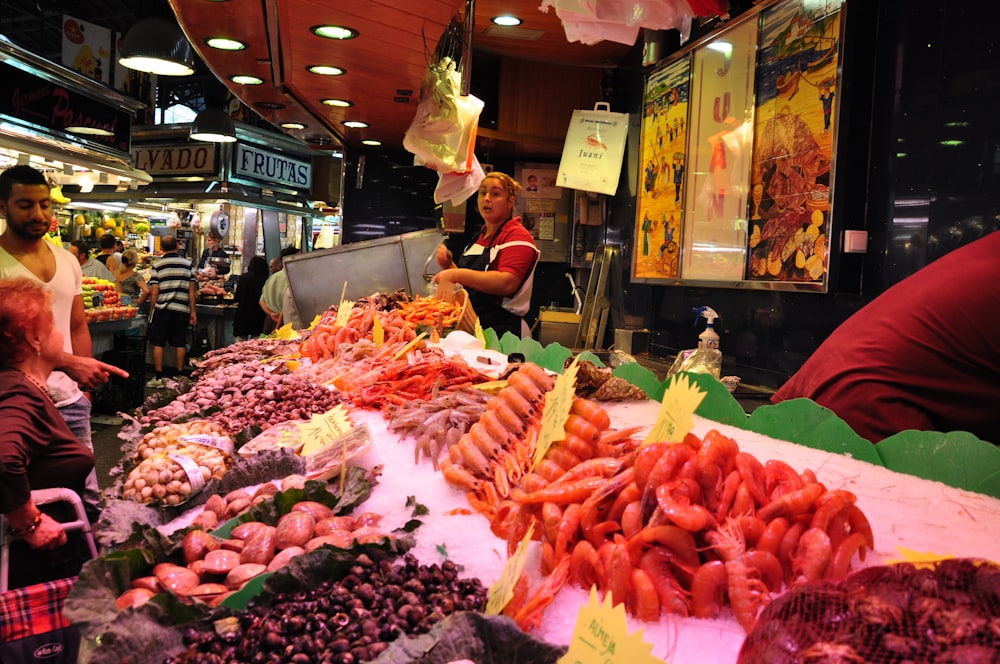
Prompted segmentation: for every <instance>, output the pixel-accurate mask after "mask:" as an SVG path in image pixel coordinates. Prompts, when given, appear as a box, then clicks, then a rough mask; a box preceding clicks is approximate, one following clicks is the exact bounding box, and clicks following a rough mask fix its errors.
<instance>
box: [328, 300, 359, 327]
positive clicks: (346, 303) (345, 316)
mask: <svg viewBox="0 0 1000 664" xmlns="http://www.w3.org/2000/svg"><path fill="white" fill-rule="evenodd" d="M353 310H354V301H353V300H341V301H340V306H338V307H337V320H336V321H334V323H333V324H334V325H339V326H340V327H347V323H348V321H350V320H351V311H353Z"/></svg>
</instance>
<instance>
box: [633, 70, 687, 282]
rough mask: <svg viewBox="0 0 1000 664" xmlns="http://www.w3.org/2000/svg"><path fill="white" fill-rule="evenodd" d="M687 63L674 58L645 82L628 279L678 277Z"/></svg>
mask: <svg viewBox="0 0 1000 664" xmlns="http://www.w3.org/2000/svg"><path fill="white" fill-rule="evenodd" d="M690 63H691V61H690V59H689V58H683V59H681V60H678V61H677V62H674V63H672V64H669V65H667V66H665V67H663V68H660V69H658V70H656V71H654V72H652V73H651V74H650V75H649V78H648V79H647V81H646V87H645V93H644V96H643V103H642V132H641V133H642V146H641V149H640V150H639V159H640V162H639V165H640V168H639V181H640V186H639V197H638V205H637V208H636V222H635V235H634V237H635V247H634V248H633V251H632V280H641V279H642V280H644V279H649V280H655V279H676V278H677V277H678V276H679V275H678V268H679V260H680V242H681V230H680V229H681V226H682V223H683V217H684V212H683V208H682V207H681V202H682V200H683V193H684V192H683V182H684V172H685V168H686V150H687V132H688V127H687V121H688V96H689V95H688V93H689V90H690V73H691V65H690Z"/></svg>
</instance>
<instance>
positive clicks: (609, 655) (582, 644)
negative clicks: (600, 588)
mask: <svg viewBox="0 0 1000 664" xmlns="http://www.w3.org/2000/svg"><path fill="white" fill-rule="evenodd" d="M643 633H644V631H643V630H641V629H640V630H637V631H636V632H635V633H634V634H630V633H629V631H628V622H627V620H626V619H625V605H624V604H618V605H617V606H611V595H610V594H608V595H607V596H605V598H604V604H601V602H600V600H599V599H598V597H597V588H595V587H591V589H590V601H589V602H587V604H586V606H581V607H580V612H579V613H578V614H577V617H576V627H574V628H573V637H572V638H571V639H570V642H569V650H567V651H566V654H565V655H563V656H562V657H560V658H559V661H558V664H616V663H617V662H620V663H621V664H662V662H663V660H661V659H658V658H656V657H654V656H653V655H652V651H653V646H652V645H650V644H649V643H646V642H645V641H643Z"/></svg>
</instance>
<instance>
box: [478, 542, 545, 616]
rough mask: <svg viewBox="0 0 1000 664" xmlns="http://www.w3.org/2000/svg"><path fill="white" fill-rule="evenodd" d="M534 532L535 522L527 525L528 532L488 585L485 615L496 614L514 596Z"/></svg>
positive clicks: (498, 613)
mask: <svg viewBox="0 0 1000 664" xmlns="http://www.w3.org/2000/svg"><path fill="white" fill-rule="evenodd" d="M534 532H535V524H534V523H532V524H531V525H530V526H528V532H526V533H525V534H524V537H522V538H521V543H520V544H518V545H517V551H515V552H514V555H512V556H511V557H510V558H508V559H507V564H506V565H504V568H503V571H502V572H500V578H499V579H497V581H496V583H494V584H493V585H492V586H490V597H489V599H488V600H486V615H492V616H498V615H500V612H501V611H503V609H504V607H505V606H507V604H508V603H509V602H510V600H511V599H512V598H513V597H514V586H515V585H516V584H517V580H518V578H520V576H521V571H522V570H523V569H524V563H525V561H526V559H527V555H528V544H530V543H531V536H532V534H534Z"/></svg>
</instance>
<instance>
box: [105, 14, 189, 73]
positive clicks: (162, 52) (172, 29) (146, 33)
mask: <svg viewBox="0 0 1000 664" xmlns="http://www.w3.org/2000/svg"><path fill="white" fill-rule="evenodd" d="M118 62H119V63H120V64H121V65H122V66H124V67H128V68H129V69H136V70H138V71H144V72H148V73H150V74H162V75H164V76H190V75H191V74H193V73H194V72H195V62H194V49H192V48H191V44H190V43H189V42H188V40H187V38H186V37H185V36H184V33H183V32H181V29H180V27H178V26H177V24H176V23H172V22H170V21H168V20H166V19H162V18H157V17H151V18H144V19H142V20H141V21H139V22H138V23H136V24H135V25H133V26H132V28H131V29H129V31H128V33H127V34H126V35H125V39H124V40H123V41H122V47H121V56H120V57H119V58H118Z"/></svg>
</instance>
